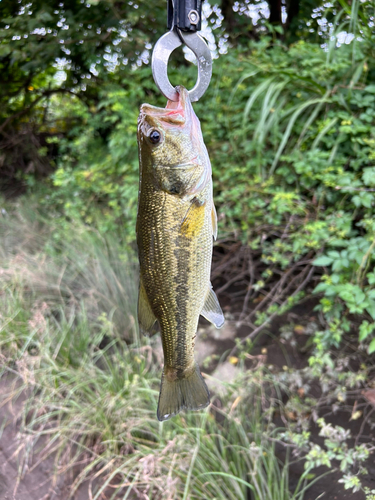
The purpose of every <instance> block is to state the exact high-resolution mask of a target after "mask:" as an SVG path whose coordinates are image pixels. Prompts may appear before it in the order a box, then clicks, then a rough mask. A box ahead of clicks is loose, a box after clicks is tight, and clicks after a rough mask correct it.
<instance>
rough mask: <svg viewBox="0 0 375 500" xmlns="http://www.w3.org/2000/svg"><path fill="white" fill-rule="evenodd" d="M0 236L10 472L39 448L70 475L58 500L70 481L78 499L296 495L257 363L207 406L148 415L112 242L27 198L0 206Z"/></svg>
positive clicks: (126, 262) (150, 359)
mask: <svg viewBox="0 0 375 500" xmlns="http://www.w3.org/2000/svg"><path fill="white" fill-rule="evenodd" d="M0 237H1V239H0V255H1V269H0V303H1V316H0V356H1V360H2V361H1V362H2V368H1V375H2V376H3V377H8V380H9V381H10V382H9V394H8V395H7V398H6V400H9V399H10V398H17V397H18V396H20V395H26V402H25V404H24V406H23V409H22V414H21V415H20V419H21V426H20V430H19V434H20V438H21V439H20V443H22V444H21V447H20V449H19V457H20V462H19V463H20V468H19V477H20V478H21V477H22V475H23V474H24V473H25V472H26V471H27V469H28V467H29V466H30V464H31V461H32V459H33V458H34V460H37V461H38V462H40V461H43V460H45V459H47V458H48V457H50V460H53V461H54V463H55V474H56V476H58V475H59V474H62V473H65V472H66V471H68V470H71V471H73V470H74V471H75V479H74V482H73V483H72V485H71V491H70V498H71V497H72V496H73V495H74V492H75V491H76V490H77V488H78V487H79V485H80V484H82V483H83V482H84V481H87V484H88V490H89V498H90V500H99V499H100V498H103V496H102V494H104V492H105V494H106V498H112V499H115V498H122V499H126V498H132V499H134V498H148V499H150V500H151V499H182V500H186V499H192V500H193V499H197V500H199V499H207V498H215V499H218V500H220V499H226V500H227V499H233V500H234V499H235V500H238V499H243V500H248V499H251V500H302V499H303V498H304V492H305V491H306V488H307V480H306V478H305V475H303V476H302V477H301V480H300V482H299V484H298V485H297V487H296V489H295V491H293V492H291V491H290V490H289V465H290V461H289V458H287V460H286V462H285V463H281V462H280V460H279V459H278V457H277V453H276V448H275V442H274V441H273V440H272V439H270V437H272V435H273V433H274V432H275V429H274V427H273V424H272V423H271V422H272V415H273V412H274V408H275V404H276V403H275V402H273V401H276V399H277V398H274V399H272V398H270V397H269V390H268V392H267V391H265V387H269V388H271V389H272V391H275V390H276V389H277V387H276V386H273V384H274V382H273V381H272V378H271V376H270V375H269V374H267V372H266V371H265V370H264V369H263V368H260V369H257V370H256V371H254V372H250V371H246V372H245V371H243V372H241V374H240V376H239V378H238V379H237V380H236V381H235V382H233V383H232V384H226V385H225V384H223V395H221V396H220V399H218V398H216V399H215V398H213V399H214V404H213V405H212V406H211V408H209V409H208V410H207V411H205V412H200V413H196V414H195V413H190V414H182V415H179V416H177V417H176V418H173V419H172V420H171V421H168V422H164V423H159V422H158V421H157V419H156V407H157V400H158V391H159V383H160V374H161V366H162V357H161V351H160V342H159V339H158V336H156V337H152V338H146V337H143V338H140V337H139V335H138V328H137V324H136V321H135V317H136V296H137V278H136V266H135V264H134V262H135V259H134V256H133V255H131V254H130V253H129V254H126V255H124V253H123V249H122V248H121V245H120V243H119V241H118V240H116V238H108V237H106V238H104V237H102V236H101V235H99V234H98V233H96V232H95V231H93V230H91V229H89V228H86V227H82V226H75V225H74V224H73V223H72V224H71V225H70V226H69V231H65V230H62V229H61V228H59V227H55V226H54V222H53V219H46V218H43V217H41V216H40V215H38V213H36V212H34V211H33V209H32V207H30V206H26V207H24V208H22V207H18V208H17V209H16V210H13V209H12V208H10V211H9V214H8V216H7V217H5V218H4V217H3V218H2V219H0ZM209 379H210V377H208V382H209V381H210V380H209ZM11 382H12V383H11ZM272 391H271V392H272ZM267 394H268V395H267ZM77 467H78V469H77ZM77 470H78V473H77ZM306 474H307V473H306ZM145 495H146V496H145Z"/></svg>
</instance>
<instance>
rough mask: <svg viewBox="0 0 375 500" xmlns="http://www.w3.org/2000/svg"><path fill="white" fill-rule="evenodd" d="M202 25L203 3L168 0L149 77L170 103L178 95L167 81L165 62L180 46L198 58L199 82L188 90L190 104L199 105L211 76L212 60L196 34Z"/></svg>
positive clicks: (202, 41)
mask: <svg viewBox="0 0 375 500" xmlns="http://www.w3.org/2000/svg"><path fill="white" fill-rule="evenodd" d="M201 25H202V0H168V29H169V30H170V31H168V32H167V33H165V34H164V35H163V36H162V37H161V38H159V40H158V41H157V42H156V44H155V47H154V50H153V53H152V60H151V68H152V74H153V77H154V81H155V83H156V85H157V87H158V88H159V90H160V92H161V93H162V94H163V95H164V96H165V97H166V98H167V99H169V100H170V101H178V93H177V91H176V89H175V87H173V86H172V85H171V83H170V81H169V79H168V60H169V57H170V55H171V54H172V52H173V51H174V50H175V49H177V48H178V47H180V46H181V45H182V44H184V45H186V47H188V48H189V49H191V50H192V52H193V53H194V55H195V57H196V58H197V65H198V79H197V82H196V84H195V85H194V87H193V88H192V89H191V90H189V96H190V101H191V102H195V101H198V100H199V99H200V98H201V97H202V95H203V94H204V93H205V92H206V90H207V88H208V85H209V84H210V80H211V75H212V57H211V52H210V49H209V48H208V46H207V44H206V42H205V41H204V40H203V38H202V37H201V36H200V35H199V34H198V33H197V32H198V31H199V30H200V29H201Z"/></svg>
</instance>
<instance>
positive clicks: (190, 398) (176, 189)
mask: <svg viewBox="0 0 375 500" xmlns="http://www.w3.org/2000/svg"><path fill="white" fill-rule="evenodd" d="M179 95H180V100H179V102H178V103H177V105H176V104H175V103H172V102H171V101H169V102H168V104H167V107H166V108H165V109H160V108H155V107H153V106H150V105H143V106H142V107H141V112H140V118H139V125H138V144H139V159H140V188H139V200H138V217H137V243H138V251H139V263H140V290H139V300H138V320H139V324H140V328H141V330H143V331H145V332H151V330H152V328H153V325H154V323H155V321H158V323H159V326H160V332H161V337H162V345H163V352H164V369H163V376H162V383H161V390H160V396H159V405H158V412H157V415H158V418H159V420H166V419H168V418H170V417H171V416H173V415H176V414H177V413H178V412H179V411H181V410H182V409H188V410H198V409H201V408H204V407H205V406H207V405H208V404H209V392H208V389H207V387H206V385H205V382H204V380H203V378H202V375H201V373H200V370H199V367H198V365H197V364H196V362H195V359H194V345H195V338H196V332H197V327H198V320H199V316H200V314H202V315H203V316H204V317H205V318H206V319H208V320H209V321H211V322H212V323H213V324H215V326H217V327H220V326H222V324H223V322H224V317H223V313H222V311H221V308H220V305H219V302H218V300H217V298H216V295H215V294H214V292H213V290H212V286H211V283H210V270H211V259H212V246H213V235H214V234H215V233H216V212H215V208H214V204H213V199H212V180H211V165H210V161H209V158H208V154H207V150H206V148H205V145H204V142H203V138H202V134H201V130H200V125H199V121H198V119H197V117H196V115H195V113H194V111H193V108H192V105H191V103H190V100H189V95H188V93H187V91H186V89H184V88H183V87H181V88H180V94H179Z"/></svg>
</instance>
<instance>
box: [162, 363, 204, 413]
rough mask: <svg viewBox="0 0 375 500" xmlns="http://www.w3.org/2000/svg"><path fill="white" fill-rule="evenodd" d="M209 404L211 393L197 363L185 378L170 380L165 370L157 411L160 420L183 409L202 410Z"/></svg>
mask: <svg viewBox="0 0 375 500" xmlns="http://www.w3.org/2000/svg"><path fill="white" fill-rule="evenodd" d="M209 404H210V393H209V392H208V389H207V386H206V383H205V381H204V380H203V377H202V375H201V372H200V370H199V366H198V364H197V363H196V364H195V369H194V370H193V371H192V373H191V374H190V375H189V376H187V377H185V378H176V379H174V380H170V379H169V378H168V377H166V376H165V373H164V371H163V376H162V379H161V386H160V394H159V404H158V411H157V416H158V420H160V421H163V420H168V419H169V418H171V417H173V416H174V415H177V413H179V412H180V411H181V410H202V408H205V407H206V406H208V405H209Z"/></svg>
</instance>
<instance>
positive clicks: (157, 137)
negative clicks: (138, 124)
mask: <svg viewBox="0 0 375 500" xmlns="http://www.w3.org/2000/svg"><path fill="white" fill-rule="evenodd" d="M161 137H162V136H161V133H160V132H159V130H157V129H156V128H154V129H152V130H150V132H149V134H148V138H149V139H150V141H151V142H152V144H158V143H159V142H160V141H161Z"/></svg>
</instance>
